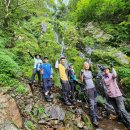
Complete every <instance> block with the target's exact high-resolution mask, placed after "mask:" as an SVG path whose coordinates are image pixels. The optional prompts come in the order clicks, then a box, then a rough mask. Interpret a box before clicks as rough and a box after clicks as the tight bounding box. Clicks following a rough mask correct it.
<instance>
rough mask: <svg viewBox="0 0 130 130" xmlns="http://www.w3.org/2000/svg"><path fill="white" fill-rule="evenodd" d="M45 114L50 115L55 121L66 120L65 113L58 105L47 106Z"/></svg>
mask: <svg viewBox="0 0 130 130" xmlns="http://www.w3.org/2000/svg"><path fill="white" fill-rule="evenodd" d="M45 113H46V114H48V115H50V117H51V118H53V119H58V120H64V118H65V112H64V111H63V109H62V108H61V107H60V106H58V105H49V104H47V105H46V106H45Z"/></svg>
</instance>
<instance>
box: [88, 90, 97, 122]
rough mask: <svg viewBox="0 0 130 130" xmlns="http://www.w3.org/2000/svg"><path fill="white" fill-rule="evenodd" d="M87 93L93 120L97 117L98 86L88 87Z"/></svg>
mask: <svg viewBox="0 0 130 130" xmlns="http://www.w3.org/2000/svg"><path fill="white" fill-rule="evenodd" d="M87 94H88V101H89V109H90V115H91V117H92V120H93V121H96V119H97V101H96V97H97V91H96V88H95V87H94V88H90V89H87Z"/></svg>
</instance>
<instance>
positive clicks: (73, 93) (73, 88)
mask: <svg viewBox="0 0 130 130" xmlns="http://www.w3.org/2000/svg"><path fill="white" fill-rule="evenodd" d="M69 83H70V86H71V97H72V100H75V97H76V82H75V81H70V82H69Z"/></svg>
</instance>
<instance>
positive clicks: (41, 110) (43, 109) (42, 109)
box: [38, 107, 45, 115]
mask: <svg viewBox="0 0 130 130" xmlns="http://www.w3.org/2000/svg"><path fill="white" fill-rule="evenodd" d="M43 112H45V108H43V107H39V108H38V113H39V115H41V114H42V113H43Z"/></svg>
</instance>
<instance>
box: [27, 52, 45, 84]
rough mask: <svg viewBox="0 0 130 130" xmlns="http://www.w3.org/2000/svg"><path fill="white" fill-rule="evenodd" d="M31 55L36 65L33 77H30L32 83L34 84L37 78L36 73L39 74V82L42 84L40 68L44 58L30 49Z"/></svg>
mask: <svg viewBox="0 0 130 130" xmlns="http://www.w3.org/2000/svg"><path fill="white" fill-rule="evenodd" d="M28 53H29V55H30V56H31V57H32V58H33V59H34V67H33V74H32V77H31V79H30V83H29V84H30V85H31V86H32V85H33V82H34V79H35V75H36V74H37V75H38V84H39V85H40V82H41V75H40V69H39V66H40V64H42V63H43V62H42V60H41V55H39V54H36V55H35V56H33V55H32V54H31V53H30V51H28Z"/></svg>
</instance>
